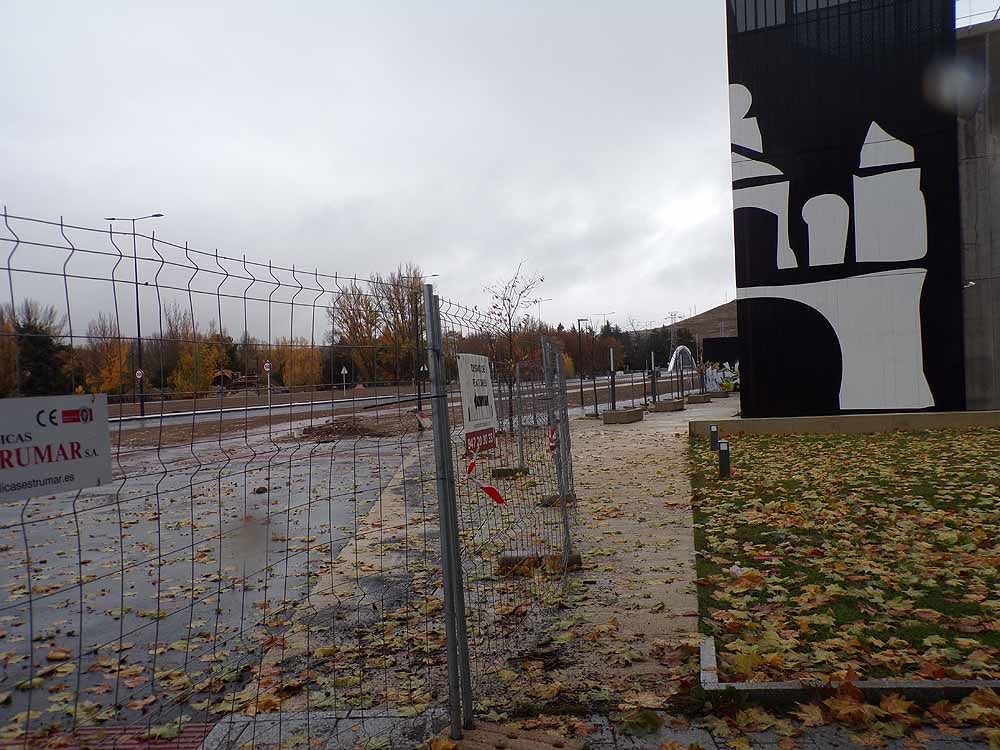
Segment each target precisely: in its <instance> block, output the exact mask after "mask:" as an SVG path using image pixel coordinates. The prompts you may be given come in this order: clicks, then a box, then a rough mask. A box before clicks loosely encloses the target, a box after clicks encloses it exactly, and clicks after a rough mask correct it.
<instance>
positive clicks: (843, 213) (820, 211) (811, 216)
mask: <svg viewBox="0 0 1000 750" xmlns="http://www.w3.org/2000/svg"><path fill="white" fill-rule="evenodd" d="M802 218H803V219H805V220H806V223H807V224H808V225H809V265H810V266H833V265H837V264H839V263H843V262H844V254H845V253H846V252H847V230H848V229H849V228H850V223H851V208H850V206H848V205H847V201H845V200H844V199H843V198H841V197H840V196H839V195H834V194H833V193H827V194H825V195H817V196H816V197H815V198H810V199H809V200H808V201H806V204H805V205H804V206H803V207H802Z"/></svg>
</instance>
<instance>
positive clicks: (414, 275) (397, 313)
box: [371, 263, 424, 380]
mask: <svg viewBox="0 0 1000 750" xmlns="http://www.w3.org/2000/svg"><path fill="white" fill-rule="evenodd" d="M371 285H372V291H373V292H374V294H375V298H376V300H377V302H378V305H379V313H380V318H381V323H382V325H381V335H380V337H379V346H378V350H379V353H380V354H381V355H382V363H383V367H384V368H385V369H386V370H387V371H389V372H392V373H393V374H394V375H395V377H396V379H397V380H398V379H399V378H400V377H402V376H403V375H404V374H409V375H411V376H412V377H416V373H417V372H418V371H419V368H420V357H419V353H418V349H419V344H417V343H416V342H417V338H418V332H419V331H420V329H421V327H422V326H421V317H420V316H422V315H423V307H424V306H423V273H422V272H421V270H420V267H419V266H417V265H415V264H414V263H407V264H406V265H405V266H403V265H402V264H401V265H400V266H398V267H397V269H396V270H395V271H393V272H392V273H390V274H388V275H386V276H383V275H381V274H375V275H373V276H372V277H371Z"/></svg>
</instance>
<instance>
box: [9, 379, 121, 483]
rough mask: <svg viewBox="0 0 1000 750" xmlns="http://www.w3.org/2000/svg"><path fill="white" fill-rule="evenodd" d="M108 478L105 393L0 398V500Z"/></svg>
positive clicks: (109, 441) (108, 456) (108, 457)
mask: <svg viewBox="0 0 1000 750" xmlns="http://www.w3.org/2000/svg"><path fill="white" fill-rule="evenodd" d="M110 481H111V439H110V434H109V432H108V397H107V396H105V395H103V394H101V395H96V396H93V395H88V396H42V397H41V398H4V399H0V501H4V500H26V499H28V498H30V497H38V496H39V495H54V494H56V493H59V492H69V491H70V490H78V489H82V488H84V487H94V486H96V485H99V484H104V483H105V482H110Z"/></svg>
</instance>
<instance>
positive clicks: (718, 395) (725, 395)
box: [708, 391, 729, 398]
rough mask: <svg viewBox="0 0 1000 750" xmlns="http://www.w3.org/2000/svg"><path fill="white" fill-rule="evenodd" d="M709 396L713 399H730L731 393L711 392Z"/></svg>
mask: <svg viewBox="0 0 1000 750" xmlns="http://www.w3.org/2000/svg"><path fill="white" fill-rule="evenodd" d="M708 395H709V396H711V397H712V398H729V391H709V392H708Z"/></svg>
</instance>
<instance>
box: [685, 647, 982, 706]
mask: <svg viewBox="0 0 1000 750" xmlns="http://www.w3.org/2000/svg"><path fill="white" fill-rule="evenodd" d="M843 684H845V683H843V682H823V681H819V680H790V681H788V682H720V681H719V665H718V661H717V659H716V652H715V639H714V638H706V639H705V640H703V641H702V642H701V687H702V688H703V689H704V690H705V691H707V692H708V693H709V694H711V693H713V692H723V691H732V693H733V694H734V695H740V696H745V697H746V698H749V699H750V700H752V701H754V702H757V703H762V704H764V705H768V706H786V705H791V704H793V703H809V702H812V701H815V700H817V699H818V698H824V697H830V696H831V695H833V694H834V693H835V692H836V691H837V688H838V687H840V686H841V685H843ZM850 684H851V685H853V686H854V687H856V688H858V689H859V690H860V691H861V692H862V693H864V694H865V698H866V700H868V701H871V702H873V703H878V702H879V700H880V699H881V698H882V697H883V696H885V695H888V694H890V693H899V694H900V695H902V696H903V697H905V698H908V699H909V700H912V701H914V702H915V703H918V704H920V705H925V706H926V705H930V704H931V703H936V702H937V701H941V700H948V701H954V700H960V699H962V698H964V697H965V696H967V695H969V694H970V693H974V692H975V691H976V690H980V689H983V688H986V689H990V690H1000V680H856V681H855V682H852V683H850Z"/></svg>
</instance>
